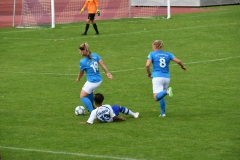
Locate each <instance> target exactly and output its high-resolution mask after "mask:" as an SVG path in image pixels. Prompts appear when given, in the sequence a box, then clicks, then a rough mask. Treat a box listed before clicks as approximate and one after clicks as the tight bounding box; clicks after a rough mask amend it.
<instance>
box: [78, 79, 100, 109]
mask: <svg viewBox="0 0 240 160" xmlns="http://www.w3.org/2000/svg"><path fill="white" fill-rule="evenodd" d="M101 83H102V81H100V82H97V83H91V82H88V81H87V82H86V83H85V84H84V86H83V88H82V91H81V93H80V98H81V101H82V103H83V104H84V106H85V107H86V108H87V109H88V110H89V112H90V113H91V112H92V110H93V104H92V102H91V100H90V99H89V98H88V96H89V95H90V94H92V93H93V91H95V90H96V89H97V88H98V87H99V86H100V84H101ZM90 96H91V95H90Z"/></svg>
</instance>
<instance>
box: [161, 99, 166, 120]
mask: <svg viewBox="0 0 240 160" xmlns="http://www.w3.org/2000/svg"><path fill="white" fill-rule="evenodd" d="M159 105H160V110H161V113H160V115H159V116H161V117H165V116H166V114H165V112H166V102H165V99H164V98H162V99H161V100H160V101H159Z"/></svg>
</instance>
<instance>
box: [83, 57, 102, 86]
mask: <svg viewBox="0 0 240 160" xmlns="http://www.w3.org/2000/svg"><path fill="white" fill-rule="evenodd" d="M91 57H92V59H91V60H90V59H88V57H84V58H83V59H81V60H80V62H79V66H80V70H81V71H85V72H86V75H87V81H89V82H92V83H97V82H100V81H101V80H102V76H101V74H100V72H99V68H98V62H99V61H100V60H101V57H100V56H99V55H98V54H96V53H91Z"/></svg>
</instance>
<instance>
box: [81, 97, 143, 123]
mask: <svg viewBox="0 0 240 160" xmlns="http://www.w3.org/2000/svg"><path fill="white" fill-rule="evenodd" d="M103 100H104V96H103V95H102V94H101V93H97V94H95V96H94V102H95V105H96V106H97V108H96V109H94V110H93V111H92V112H91V114H90V117H89V118H88V120H87V122H80V123H82V124H93V122H94V120H95V119H98V120H100V121H102V122H113V121H116V120H122V121H125V120H126V118H124V117H120V116H118V115H119V112H122V113H123V114H126V115H131V116H133V117H134V118H138V117H139V113H138V112H136V113H133V112H132V111H131V110H129V109H128V108H126V107H124V106H118V105H113V106H110V105H108V104H105V105H103V104H102V102H103Z"/></svg>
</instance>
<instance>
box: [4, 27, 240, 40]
mask: <svg viewBox="0 0 240 160" xmlns="http://www.w3.org/2000/svg"><path fill="white" fill-rule="evenodd" d="M237 24H239V23H227V24H216V25H203V26H194V27H182V28H168V29H157V30H145V31H137V32H127V33H126V32H124V33H118V34H101V36H105V37H106V36H107V37H108V36H121V35H126V34H127V35H129V34H139V33H149V32H160V31H179V30H189V29H197V28H206V27H215V26H226V25H227V26H229V25H237ZM1 33H4V32H1ZM5 33H9V32H5ZM89 37H99V36H98V35H90V36H87V37H86V36H85V37H81V36H80V37H73V38H65V39H63V38H56V39H47V38H46V39H44V38H12V37H0V39H5V40H9V39H12V40H19V39H20V40H46V41H65V40H76V39H82V38H89Z"/></svg>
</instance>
